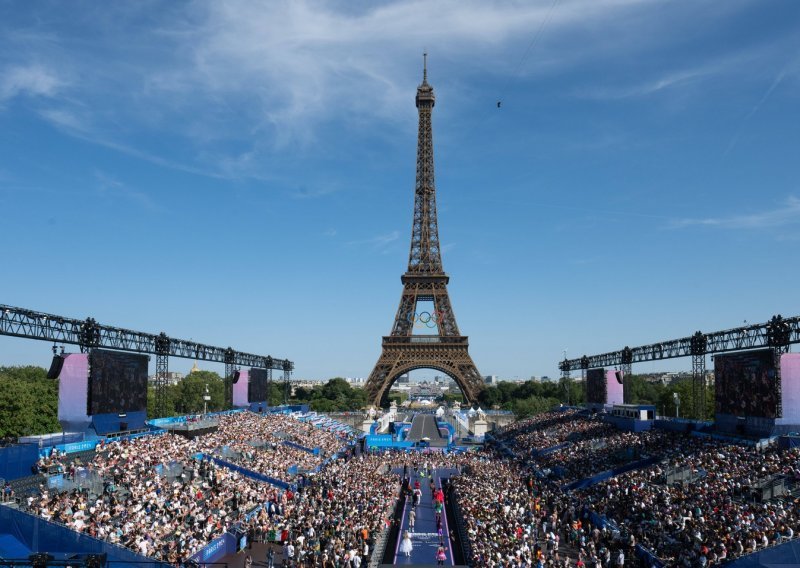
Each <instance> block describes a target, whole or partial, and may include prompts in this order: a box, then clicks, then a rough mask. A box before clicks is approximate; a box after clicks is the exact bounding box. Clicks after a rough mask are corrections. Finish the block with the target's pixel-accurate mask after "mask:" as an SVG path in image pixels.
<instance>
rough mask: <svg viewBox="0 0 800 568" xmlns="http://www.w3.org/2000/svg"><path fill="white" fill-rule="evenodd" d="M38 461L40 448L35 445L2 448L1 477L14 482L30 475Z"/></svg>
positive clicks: (0, 460) (0, 457)
mask: <svg viewBox="0 0 800 568" xmlns="http://www.w3.org/2000/svg"><path fill="white" fill-rule="evenodd" d="M38 459H39V447H38V446H35V445H33V444H25V445H24V446H7V447H5V448H0V477H2V478H3V479H7V480H12V479H19V478H20V477H25V476H27V475H30V474H31V467H32V466H33V464H35V463H36V461H37V460H38Z"/></svg>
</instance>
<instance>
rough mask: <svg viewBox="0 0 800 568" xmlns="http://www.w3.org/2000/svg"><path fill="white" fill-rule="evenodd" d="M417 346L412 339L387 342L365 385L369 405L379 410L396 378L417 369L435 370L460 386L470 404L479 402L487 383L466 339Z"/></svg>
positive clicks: (436, 341) (391, 338) (392, 338)
mask: <svg viewBox="0 0 800 568" xmlns="http://www.w3.org/2000/svg"><path fill="white" fill-rule="evenodd" d="M430 340H431V341H430V342H420V343H415V342H414V341H412V339H411V338H397V337H386V338H384V345H383V351H382V352H381V356H380V358H379V359H378V362H377V363H376V364H375V368H374V369H373V370H372V373H370V376H369V379H367V382H366V384H365V385H364V390H365V391H366V393H367V401H368V404H371V405H374V406H379V405H380V402H381V399H382V398H383V395H384V393H386V391H387V390H389V388H391V386H392V384H393V383H394V382H395V380H397V378H398V377H399V376H400V375H402V374H404V373H408V372H410V371H413V370H415V369H436V370H438V371H441V372H442V373H445V374H446V375H447V376H449V377H450V378H452V379H453V380H454V381H455V382H456V384H458V386H459V388H460V389H461V392H462V393H463V394H464V397H465V398H466V399H467V401H469V402H471V403H474V402H477V399H478V395H479V394H480V392H481V391H482V390H483V388H484V381H483V377H482V376H481V374H480V373H479V372H478V369H477V367H476V366H475V363H474V362H473V361H472V357H470V356H469V352H468V351H467V344H466V341H465V340H464V339H463V338H439V337H435V336H434V337H431V338H430Z"/></svg>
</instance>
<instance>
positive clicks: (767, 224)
mask: <svg viewBox="0 0 800 568" xmlns="http://www.w3.org/2000/svg"><path fill="white" fill-rule="evenodd" d="M797 223H800V198H798V197H795V196H790V197H788V198H787V199H786V201H785V203H784V204H783V205H782V206H781V207H778V208H775V209H770V210H768V211H761V212H758V213H745V214H740V215H731V216H729V217H707V218H704V219H676V220H674V221H673V222H672V223H671V227H672V228H675V229H682V228H687V227H711V228H716V229H751V230H752V229H770V228H777V227H784V226H786V225H794V224H797Z"/></svg>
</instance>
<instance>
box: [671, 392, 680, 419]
mask: <svg viewBox="0 0 800 568" xmlns="http://www.w3.org/2000/svg"><path fill="white" fill-rule="evenodd" d="M672 400H673V401H674V402H675V418H680V415H681V413H680V410H681V397H680V395H678V393H676V392H674V393H672Z"/></svg>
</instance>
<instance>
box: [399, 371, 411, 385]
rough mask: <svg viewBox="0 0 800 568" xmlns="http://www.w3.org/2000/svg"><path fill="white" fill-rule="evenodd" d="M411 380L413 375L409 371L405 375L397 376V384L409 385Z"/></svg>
mask: <svg viewBox="0 0 800 568" xmlns="http://www.w3.org/2000/svg"><path fill="white" fill-rule="evenodd" d="M410 382H411V376H410V375H409V374H408V373H406V374H405V375H400V376H399V377H397V384H400V385H407V384H409V383H410Z"/></svg>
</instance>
